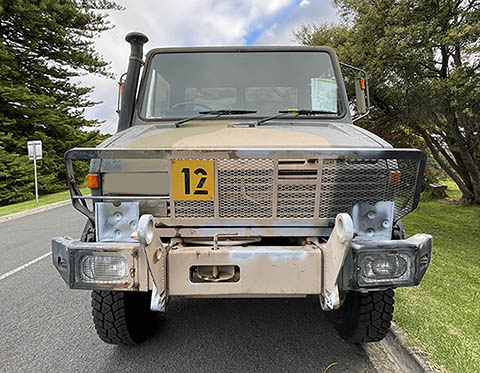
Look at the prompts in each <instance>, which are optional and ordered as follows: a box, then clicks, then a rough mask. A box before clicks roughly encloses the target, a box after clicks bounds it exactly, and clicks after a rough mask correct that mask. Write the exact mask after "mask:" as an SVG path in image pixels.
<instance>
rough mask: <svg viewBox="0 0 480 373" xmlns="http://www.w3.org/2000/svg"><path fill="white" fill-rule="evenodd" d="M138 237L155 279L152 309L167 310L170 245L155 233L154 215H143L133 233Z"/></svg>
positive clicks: (134, 236) (150, 271)
mask: <svg viewBox="0 0 480 373" xmlns="http://www.w3.org/2000/svg"><path fill="white" fill-rule="evenodd" d="M132 236H133V238H136V239H138V242H139V243H140V247H141V249H142V251H143V255H145V258H146V261H147V267H148V271H149V273H150V275H151V276H152V279H153V285H154V286H153V292H152V300H151V303H150V307H151V309H152V311H165V306H166V303H167V298H168V294H167V255H168V250H169V249H170V247H169V246H168V245H167V246H166V245H165V244H164V243H163V242H162V240H161V239H160V236H159V235H158V234H155V223H154V219H153V216H152V215H142V216H141V217H140V220H139V221H138V229H137V230H136V231H135V232H134V233H133V234H132Z"/></svg>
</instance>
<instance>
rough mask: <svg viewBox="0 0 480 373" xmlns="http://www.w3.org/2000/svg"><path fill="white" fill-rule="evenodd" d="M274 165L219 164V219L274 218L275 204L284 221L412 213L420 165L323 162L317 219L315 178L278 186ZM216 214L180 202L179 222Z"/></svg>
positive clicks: (201, 204)
mask: <svg viewBox="0 0 480 373" xmlns="http://www.w3.org/2000/svg"><path fill="white" fill-rule="evenodd" d="M274 162H275V161H274V160H272V159H219V160H217V177H218V179H217V195H216V198H217V199H218V218H220V219H222V218H223V219H270V218H273V217H274V216H275V214H274V213H275V211H274V206H275V203H274V200H275V198H276V206H277V209H276V217H277V218H279V219H313V218H315V217H316V216H315V215H318V218H320V219H322V218H329V219H333V218H335V216H336V215H337V214H339V213H342V212H346V213H351V211H352V208H353V205H354V204H355V203H356V202H369V203H371V204H374V203H376V202H380V201H395V219H399V218H401V217H402V216H404V215H406V214H407V213H408V212H410V211H411V210H412V209H413V204H414V195H415V188H416V184H417V175H418V167H419V164H420V161H418V160H413V159H393V160H392V159H389V160H387V159H353V160H352V159H349V160H338V159H325V160H323V165H322V166H321V167H319V170H320V175H317V176H318V177H319V179H320V180H321V182H320V187H319V195H318V211H317V214H316V211H315V199H316V193H317V179H315V175H314V176H313V178H312V179H313V180H312V179H310V180H308V181H306V180H305V179H303V180H302V179H300V178H299V179H298V180H297V179H289V180H277V182H275V178H276V177H277V175H276V174H275V163H274ZM398 172H400V175H398ZM395 174H396V175H395ZM395 177H399V179H395ZM395 180H396V181H397V183H395ZM395 184H396V185H395ZM275 189H276V190H275ZM214 211H215V207H214V202H213V201H175V216H176V217H177V218H205V219H209V218H212V219H213V218H214V217H215V214H214Z"/></svg>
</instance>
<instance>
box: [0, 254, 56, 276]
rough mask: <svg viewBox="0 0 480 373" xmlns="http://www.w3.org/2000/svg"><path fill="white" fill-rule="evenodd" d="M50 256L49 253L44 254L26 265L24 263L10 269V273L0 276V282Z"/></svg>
mask: <svg viewBox="0 0 480 373" xmlns="http://www.w3.org/2000/svg"><path fill="white" fill-rule="evenodd" d="M50 255H52V253H50V252H48V253H45V254H43V255H41V256H39V257H38V258H35V259H33V260H31V261H29V262H28V263H25V264H24V265H21V266H20V267H17V268H15V269H12V270H11V271H10V272H7V273H4V274H3V275H1V276H0V281H2V280H5V279H6V278H7V277H10V276H11V275H13V274H14V273H17V272H18V271H21V270H22V269H25V268H27V267H30V266H31V265H32V264H35V263H36V262H39V261H40V260H42V259H45V258H46V257H47V256H50Z"/></svg>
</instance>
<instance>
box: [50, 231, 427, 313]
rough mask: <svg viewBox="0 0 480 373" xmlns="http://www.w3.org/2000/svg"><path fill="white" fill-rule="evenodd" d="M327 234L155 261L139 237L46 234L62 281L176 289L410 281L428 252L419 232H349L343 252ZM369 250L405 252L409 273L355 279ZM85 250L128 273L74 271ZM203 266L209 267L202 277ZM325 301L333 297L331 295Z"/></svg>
mask: <svg viewBox="0 0 480 373" xmlns="http://www.w3.org/2000/svg"><path fill="white" fill-rule="evenodd" d="M332 241H334V239H332V237H331V239H330V240H329V242H327V243H318V241H315V240H312V241H311V242H310V243H307V244H306V245H304V246H280V247H279V246H253V245H252V246H217V247H213V246H183V245H182V244H176V245H174V246H172V247H169V248H168V249H167V250H166V251H165V252H166V255H165V256H166V257H165V261H164V262H165V265H164V266H162V265H159V264H161V263H162V260H161V257H160V256H155V257H151V258H150V260H149V263H147V260H146V257H145V254H144V252H143V251H142V248H141V245H140V244H139V243H136V242H132V243H130V242H125V243H122V242H81V241H78V240H75V239H72V238H69V237H56V238H54V239H53V240H52V260H53V264H54V266H55V267H56V268H57V270H58V272H59V273H60V275H61V276H62V278H63V279H64V281H65V282H66V283H67V284H68V285H69V287H71V288H75V289H105V290H133V291H148V290H152V289H154V288H155V285H156V287H157V289H158V288H161V289H163V291H164V292H165V294H168V295H182V296H231V297H236V296H245V297H248V296H301V295H306V294H321V295H322V296H324V297H328V296H329V295H330V294H332V292H334V291H335V289H337V291H339V292H341V291H344V290H362V289H364V290H368V289H373V288H386V287H397V286H412V285H416V284H418V283H419V282H420V280H421V279H422V277H423V275H424V274H425V272H426V270H427V268H428V265H429V263H430V259H431V252H432V237H431V236H430V235H426V234H417V235H415V236H413V237H411V238H409V239H406V240H385V241H360V240H356V239H352V240H351V241H347V242H345V243H344V247H345V256H344V255H343V254H342V253H341V252H340V251H339V250H341V249H339V248H338V247H337V248H335V245H332ZM159 251H160V250H159ZM147 252H148V251H147ZM339 252H340V254H341V255H338V254H339ZM372 253H373V254H381V253H385V254H392V253H404V254H405V255H408V256H409V257H410V258H412V260H411V263H412V268H411V269H412V276H411V277H410V278H409V279H408V280H407V281H403V282H401V283H395V282H394V281H393V282H383V283H381V282H380V283H365V282H364V281H363V282H362V280H361V278H360V277H361V276H360V271H361V268H360V267H359V261H360V260H361V258H362V257H364V256H365V255H366V254H372ZM332 254H335V255H332ZM155 255H157V254H155ZM85 256H94V257H99V256H100V257H109V258H110V257H121V258H123V259H122V260H124V262H125V263H128V277H126V278H125V279H124V280H122V281H120V282H116V283H107V282H95V281H90V282H88V281H85V276H83V277H82V276H81V275H80V273H79V272H80V271H81V270H82V269H81V265H80V263H81V260H82V258H84V257H85ZM215 271H216V274H217V278H215V276H214V275H215ZM205 273H208V274H210V273H212V275H211V276H210V278H209V276H207V275H205ZM222 273H223V276H224V277H222ZM199 274H200V277H201V276H203V277H201V278H200V277H199ZM337 295H338V294H337ZM331 301H332V302H333V303H332V304H335V301H334V299H333V300H332V299H331ZM332 307H333V306H332Z"/></svg>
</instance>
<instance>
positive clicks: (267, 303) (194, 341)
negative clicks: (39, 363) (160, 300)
mask: <svg viewBox="0 0 480 373" xmlns="http://www.w3.org/2000/svg"><path fill="white" fill-rule="evenodd" d="M110 357H111V359H110V363H111V365H110V364H109V365H108V366H106V367H105V369H106V370H109V369H111V368H112V367H118V366H119V364H120V365H121V366H122V368H135V369H137V370H145V371H151V370H152V369H155V370H156V369H158V370H168V371H173V370H177V371H196V372H203V371H210V372H212V371H242V372H245V371H316V372H322V371H323V370H324V369H325V368H326V367H327V366H328V365H329V364H330V363H332V362H337V363H338V364H337V365H335V366H333V367H331V368H330V369H329V370H328V372H329V373H334V372H364V371H367V372H370V371H372V370H373V367H372V366H371V364H370V362H369V360H368V357H367V355H366V354H365V352H364V351H363V349H362V348H361V347H360V346H357V345H352V344H347V343H345V342H343V341H342V340H341V339H340V338H339V337H338V336H337V334H336V332H335V330H334V329H333V328H332V326H331V325H330V324H329V323H328V321H327V320H326V315H325V314H324V313H323V312H322V311H321V309H320V305H319V304H318V300H317V299H315V298H313V297H312V298H307V299H288V300H285V299H237V300H231V299H228V300H227V299H182V298H177V299H173V300H172V301H171V303H170V306H169V309H168V317H167V321H166V322H165V323H164V324H163V325H162V326H161V327H160V329H159V330H158V331H157V333H156V334H155V335H154V336H153V337H152V338H151V339H150V340H149V341H147V342H146V343H145V344H143V345H141V346H138V347H123V346H120V347H114V348H113V350H112V354H111V356H110ZM106 360H108V359H106Z"/></svg>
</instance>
